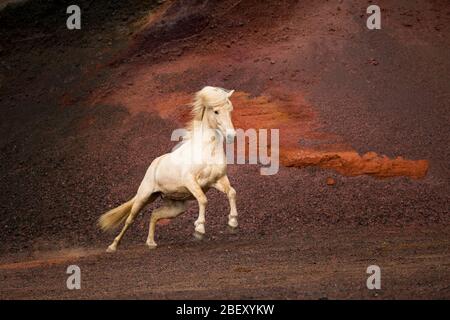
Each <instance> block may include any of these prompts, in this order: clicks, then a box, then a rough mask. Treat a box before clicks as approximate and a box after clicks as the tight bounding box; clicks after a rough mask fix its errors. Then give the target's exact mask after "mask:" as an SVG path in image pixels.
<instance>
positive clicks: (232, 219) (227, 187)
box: [214, 175, 238, 228]
mask: <svg viewBox="0 0 450 320" xmlns="http://www.w3.org/2000/svg"><path fill="white" fill-rule="evenodd" d="M214 188H216V189H217V190H219V191H221V192H223V193H225V194H226V195H227V197H228V201H229V202H230V214H229V215H228V225H229V226H230V227H231V228H237V226H238V221H237V216H238V213H237V209H236V190H234V188H233V187H232V186H231V184H230V180H228V177H227V176H226V175H225V176H223V177H222V178H220V179H219V180H218V181H217V182H216V183H215V184H214Z"/></svg>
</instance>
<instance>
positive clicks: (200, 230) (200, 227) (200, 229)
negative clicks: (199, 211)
mask: <svg viewBox="0 0 450 320" xmlns="http://www.w3.org/2000/svg"><path fill="white" fill-rule="evenodd" d="M195 232H196V233H197V232H198V233H200V234H205V225H204V224H203V223H201V224H198V225H197V226H195Z"/></svg>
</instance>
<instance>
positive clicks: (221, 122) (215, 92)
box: [196, 87, 236, 143]
mask: <svg viewBox="0 0 450 320" xmlns="http://www.w3.org/2000/svg"><path fill="white" fill-rule="evenodd" d="M233 92H234V90H231V91H229V90H225V89H222V88H216V87H204V88H203V89H202V90H200V91H199V92H197V95H196V100H200V101H201V105H202V107H201V110H198V111H199V112H201V119H203V118H205V120H206V121H208V124H209V126H210V128H212V129H217V130H219V131H220V132H221V133H222V135H223V136H224V137H225V138H226V141H227V143H232V142H233V140H234V137H235V136H236V131H235V130H234V126H233V122H232V121H231V112H232V111H233V104H232V103H231V101H230V97H231V95H232V94H233ZM199 109H200V108H199Z"/></svg>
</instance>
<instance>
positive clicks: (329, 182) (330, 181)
mask: <svg viewBox="0 0 450 320" xmlns="http://www.w3.org/2000/svg"><path fill="white" fill-rule="evenodd" d="M335 184H336V180H334V179H333V178H332V177H328V178H327V185H329V186H334V185H335Z"/></svg>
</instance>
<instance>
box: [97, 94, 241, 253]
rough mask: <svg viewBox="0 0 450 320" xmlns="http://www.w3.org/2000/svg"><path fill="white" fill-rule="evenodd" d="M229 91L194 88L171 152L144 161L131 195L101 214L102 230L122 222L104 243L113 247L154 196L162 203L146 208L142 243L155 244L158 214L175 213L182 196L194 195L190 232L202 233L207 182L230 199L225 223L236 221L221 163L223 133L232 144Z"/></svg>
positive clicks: (233, 198)
mask: <svg viewBox="0 0 450 320" xmlns="http://www.w3.org/2000/svg"><path fill="white" fill-rule="evenodd" d="M233 92H234V90H232V91H228V90H225V89H222V88H216V87H204V88H203V89H202V90H200V91H199V92H197V93H196V95H195V100H194V103H193V106H192V113H193V119H192V121H191V123H190V125H189V127H188V128H189V129H188V131H187V132H188V133H187V134H186V135H185V136H184V138H183V141H182V143H181V144H180V145H179V146H178V148H176V149H175V150H174V151H172V152H171V153H167V154H164V155H162V156H160V157H158V158H156V159H155V160H153V162H152V163H151V164H150V166H149V168H148V169H147V172H146V174H145V176H144V179H143V180H142V182H141V184H140V186H139V188H138V191H137V193H136V195H135V196H134V197H133V198H132V199H131V200H129V201H128V202H126V203H124V204H122V205H120V206H119V207H117V208H115V209H112V210H110V211H108V212H106V213H105V214H103V215H102V216H101V217H100V219H99V225H100V227H101V228H102V229H103V230H108V229H112V228H114V227H118V226H119V225H120V224H121V223H122V222H124V221H125V225H124V226H123V228H122V230H121V232H120V233H119V235H118V236H117V237H116V238H115V239H114V241H113V242H112V243H111V245H110V246H109V247H108V249H107V252H114V251H116V250H117V246H118V244H119V242H120V240H121V239H122V237H123V235H124V234H125V232H126V231H127V229H128V228H129V227H130V225H131V224H132V223H133V221H134V219H135V218H136V216H137V214H138V213H139V211H140V210H141V209H142V208H143V207H144V206H145V205H146V204H148V203H151V202H153V201H154V200H156V199H157V198H158V197H161V198H162V199H163V205H162V206H161V207H159V208H157V209H155V210H154V211H153V212H152V215H151V218H150V227H149V233H148V238H147V242H146V244H147V246H148V247H149V248H155V247H156V243H155V240H154V235H155V226H156V222H157V221H158V220H159V219H167V218H175V217H176V216H178V215H179V214H181V213H182V212H184V211H185V210H186V208H187V201H188V200H194V199H195V200H197V202H198V206H199V214H198V218H197V220H196V221H195V223H194V226H195V233H196V234H197V235H200V236H201V235H203V234H204V233H205V210H206V204H207V198H206V196H205V193H206V192H207V191H208V189H209V188H211V187H213V188H216V189H218V190H219V191H221V192H223V193H225V194H226V195H227V197H228V200H229V203H230V214H229V215H228V225H229V226H230V227H231V228H236V227H237V226H238V222H237V210H236V191H235V190H234V188H233V187H232V186H231V185H230V181H229V180H228V177H227V162H226V156H225V152H224V149H223V138H224V137H225V138H226V142H227V143H232V142H233V140H234V137H235V136H236V131H235V130H234V127H233V123H232V122H231V111H232V110H233V105H232V103H231V101H230V100H229V98H230V97H231V95H232V94H233Z"/></svg>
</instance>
